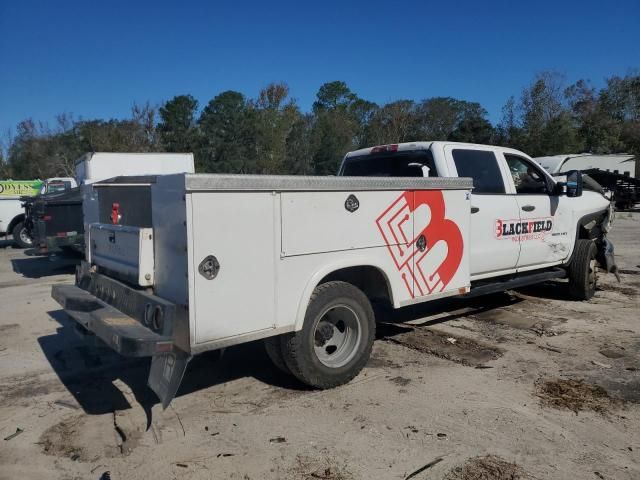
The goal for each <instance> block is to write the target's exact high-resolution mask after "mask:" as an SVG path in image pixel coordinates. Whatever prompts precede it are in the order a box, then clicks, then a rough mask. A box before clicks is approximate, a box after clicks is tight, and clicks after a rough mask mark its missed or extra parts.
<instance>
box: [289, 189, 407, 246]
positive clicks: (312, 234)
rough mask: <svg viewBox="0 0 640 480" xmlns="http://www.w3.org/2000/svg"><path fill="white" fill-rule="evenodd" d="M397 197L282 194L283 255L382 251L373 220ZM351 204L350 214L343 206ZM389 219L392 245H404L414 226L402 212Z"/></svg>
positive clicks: (382, 241)
mask: <svg viewBox="0 0 640 480" xmlns="http://www.w3.org/2000/svg"><path fill="white" fill-rule="evenodd" d="M396 197H398V192H394V191H387V192H384V191H376V192H371V191H370V192H354V193H351V192H348V191H347V192H283V193H282V255H283V256H285V257H290V256H294V255H305V254H310V253H322V252H335V251H340V250H351V249H354V248H371V247H382V246H385V245H386V242H385V239H384V237H383V236H382V235H380V233H379V228H378V225H377V224H376V221H375V220H376V218H378V216H379V215H381V214H382V213H383V212H384V211H385V210H386V209H387V208H388V207H389V205H391V204H392V203H393V201H394V200H395V198H396ZM349 201H351V202H352V204H351V207H350V208H351V209H353V208H355V207H356V206H357V209H356V210H353V211H350V210H349V209H348V208H347V206H348V205H346V204H347V203H348V202H349ZM398 213H399V215H396V216H393V218H391V217H390V218H389V222H388V223H389V224H391V225H393V226H395V227H397V228H393V229H392V231H391V232H390V236H389V241H390V243H391V244H394V245H397V244H399V243H403V244H407V243H408V242H409V241H410V238H411V236H412V234H413V227H412V224H413V222H412V221H411V219H410V217H409V216H408V215H406V214H405V213H404V212H402V213H401V212H398Z"/></svg>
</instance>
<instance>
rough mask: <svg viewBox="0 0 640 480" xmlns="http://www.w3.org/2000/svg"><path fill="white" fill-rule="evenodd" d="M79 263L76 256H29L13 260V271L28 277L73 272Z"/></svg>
mask: <svg viewBox="0 0 640 480" xmlns="http://www.w3.org/2000/svg"><path fill="white" fill-rule="evenodd" d="M77 263H78V260H77V259H76V258H68V257H29V258H14V259H12V260H11V266H12V268H13V271H14V272H15V273H18V274H20V275H22V276H23V277H26V278H42V277H49V276H53V275H64V274H72V273H74V271H75V267H76V265H77Z"/></svg>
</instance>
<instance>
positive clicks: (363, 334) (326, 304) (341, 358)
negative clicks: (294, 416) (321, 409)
mask: <svg viewBox="0 0 640 480" xmlns="http://www.w3.org/2000/svg"><path fill="white" fill-rule="evenodd" d="M374 336H375V318H374V314H373V309H372V308H371V303H370V302H369V299H368V298H367V297H366V295H365V294H364V293H363V292H362V291H361V290H360V289H358V288H357V287H355V286H353V285H351V284H350V283H346V282H341V281H332V282H327V283H323V284H321V285H319V286H318V287H316V289H315V290H314V292H313V294H312V295H311V299H310V300H309V305H308V307H307V312H306V315H305V319H304V324H303V326H302V330H300V331H297V332H293V333H289V334H285V335H280V336H277V337H270V338H267V339H266V340H265V348H266V351H267V354H268V355H269V357H270V358H271V360H272V361H273V363H274V364H275V365H276V366H277V367H278V368H279V369H280V370H282V371H283V372H286V373H290V374H292V375H294V376H295V377H296V378H297V379H298V380H300V381H301V382H303V383H306V384H307V385H310V386H312V387H314V388H323V389H324V388H333V387H337V386H339V385H342V384H345V383H347V382H349V381H350V380H351V379H352V378H354V377H355V376H356V375H358V373H360V371H361V370H362V368H363V367H364V366H365V364H366V363H367V361H368V360H369V356H370V355H371V349H372V347H373V339H374Z"/></svg>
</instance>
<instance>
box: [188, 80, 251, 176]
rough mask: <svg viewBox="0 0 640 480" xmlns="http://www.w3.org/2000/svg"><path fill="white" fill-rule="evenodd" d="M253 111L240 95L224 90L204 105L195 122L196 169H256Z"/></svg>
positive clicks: (218, 170) (231, 170)
mask: <svg viewBox="0 0 640 480" xmlns="http://www.w3.org/2000/svg"><path fill="white" fill-rule="evenodd" d="M254 119H255V111H254V109H253V108H251V106H250V105H249V103H248V102H247V100H246V99H245V97H244V95H242V94H241V93H239V92H234V91H232V90H228V91H226V92H222V93H221V94H219V95H218V96H216V97H215V98H214V99H213V100H211V101H210V102H209V104H208V105H207V106H206V107H205V108H204V110H203V111H202V114H201V115H200V119H199V120H198V124H199V126H200V132H201V138H202V141H201V143H200V146H199V148H198V150H197V164H196V167H197V168H198V170H199V171H206V172H216V173H218V172H226V173H251V172H254V171H255V170H256V146H255V138H256V135H255V123H254Z"/></svg>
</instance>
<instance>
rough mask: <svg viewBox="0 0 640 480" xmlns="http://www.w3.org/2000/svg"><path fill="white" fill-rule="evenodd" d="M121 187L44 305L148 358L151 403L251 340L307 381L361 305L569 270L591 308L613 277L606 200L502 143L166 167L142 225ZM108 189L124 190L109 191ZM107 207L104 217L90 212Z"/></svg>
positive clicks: (361, 357) (323, 370)
mask: <svg viewBox="0 0 640 480" xmlns="http://www.w3.org/2000/svg"><path fill="white" fill-rule="evenodd" d="M126 182H127V181H126V177H125V178H121V179H114V180H112V181H106V182H102V183H97V184H95V186H94V188H95V191H96V192H97V195H98V198H99V199H102V198H103V196H104V198H108V199H109V200H108V201H106V202H103V201H99V202H98V203H99V208H100V209H101V212H100V215H99V218H101V219H108V220H107V221H104V220H103V223H92V224H91V225H90V226H89V231H88V236H89V238H88V241H87V242H86V262H84V263H83V264H81V266H80V267H79V268H78V271H77V277H76V285H56V286H54V287H53V290H52V296H53V297H54V298H55V299H56V300H57V301H58V302H59V303H60V304H61V305H62V306H63V308H64V309H65V310H66V312H67V313H68V314H69V315H70V316H71V317H72V318H73V319H75V320H76V322H77V324H78V325H79V326H80V327H81V329H83V330H85V331H88V332H91V333H93V334H95V335H96V336H97V337H99V338H100V339H101V340H102V341H104V342H105V343H107V344H108V345H109V346H110V347H111V348H113V349H114V350H116V351H117V352H119V353H121V354H123V355H130V356H152V357H153V359H152V363H151V371H150V374H149V385H150V387H151V388H152V389H153V390H154V391H155V392H156V393H157V395H158V396H159V398H160V400H161V401H162V404H163V405H164V406H165V407H166V406H167V405H168V404H169V402H170V401H171V399H172V398H173V397H174V395H175V393H176V391H177V389H178V386H179V385H180V382H181V379H182V376H183V374H184V371H185V369H186V365H187V362H188V360H189V359H190V358H191V357H192V356H193V355H195V354H198V353H200V352H204V351H207V350H213V349H220V348H223V347H227V346H230V345H235V344H239V343H243V342H248V341H252V340H256V339H265V344H266V348H267V352H268V353H269V356H270V357H271V358H272V360H273V361H274V363H275V364H276V365H277V366H278V367H279V368H280V369H282V370H284V371H286V372H289V373H291V374H293V375H294V376H295V377H297V378H298V379H299V380H300V381H302V382H304V383H306V384H308V385H311V386H313V387H316V388H331V387H335V386H337V385H341V384H344V383H346V382H348V381H349V380H351V379H352V378H353V377H354V376H355V375H357V374H358V372H360V370H361V369H362V367H363V366H364V365H365V363H366V362H367V360H368V358H369V355H370V352H371V348H372V344H373V339H374V331H375V318H374V313H373V309H372V302H373V301H376V302H387V303H388V304H389V305H391V306H393V307H394V308H400V307H403V306H405V305H412V304H416V303H419V302H426V301H429V300H433V299H437V298H443V297H448V296H458V295H471V296H472V295H481V294H485V293H491V292H495V291H501V290H505V289H508V288H515V287H518V286H524V285H529V284H532V283H537V282H541V281H545V280H549V279H555V278H565V277H566V278H568V284H569V292H570V293H571V295H572V296H573V297H574V298H576V299H587V298H590V297H591V296H592V295H593V293H594V290H595V284H596V270H597V265H598V264H599V265H600V266H601V267H602V268H604V269H606V270H613V269H614V268H615V265H614V263H613V255H612V248H611V245H610V244H609V242H608V240H607V239H606V232H607V230H608V229H609V224H610V213H611V210H610V204H609V201H608V200H607V199H606V198H604V197H603V196H602V195H600V194H598V193H596V192H589V191H584V192H583V191H582V184H581V175H580V172H569V173H568V175H567V179H566V181H565V182H558V181H556V180H554V179H553V178H552V177H551V176H550V175H549V174H547V173H546V172H545V171H544V170H543V169H542V168H540V166H539V165H538V164H537V163H535V162H534V161H532V160H531V158H530V157H528V156H527V155H525V154H524V153H521V152H519V151H516V150H512V149H508V148H500V147H493V146H484V145H470V144H460V143H450V142H417V143H407V144H400V145H384V146H379V147H373V148H367V149H363V150H359V151H356V152H351V153H349V154H348V155H347V156H346V157H345V158H344V161H343V163H342V166H341V167H340V171H339V175H338V176H337V177H294V176H254V175H208V174H179V175H165V176H158V177H155V178H154V179H153V181H152V182H150V183H151V195H150V198H149V200H148V201H149V205H131V206H130V207H128V208H129V209H130V208H140V209H145V208H148V210H149V212H150V216H151V227H145V226H140V225H138V224H136V223H137V222H136V221H133V220H131V221H124V219H127V218H129V219H133V218H135V217H134V216H131V215H129V216H128V214H127V211H123V207H122V205H126V204H127V202H126V198H124V197H126V196H127V195H128V194H127V191H126V190H125V189H122V185H123V184H126ZM117 195H121V196H122V197H123V198H121V199H119V200H118V198H117ZM102 210H106V211H102Z"/></svg>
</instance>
